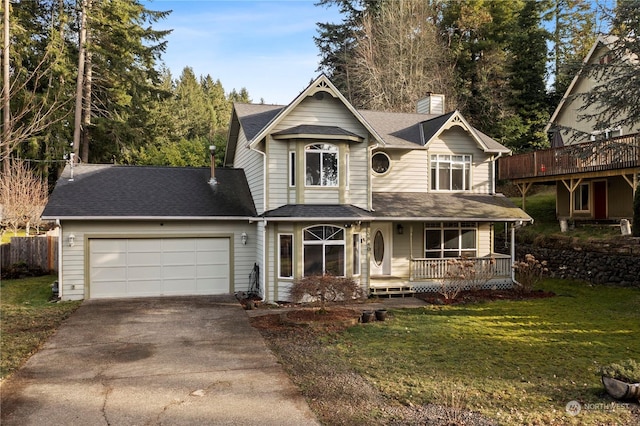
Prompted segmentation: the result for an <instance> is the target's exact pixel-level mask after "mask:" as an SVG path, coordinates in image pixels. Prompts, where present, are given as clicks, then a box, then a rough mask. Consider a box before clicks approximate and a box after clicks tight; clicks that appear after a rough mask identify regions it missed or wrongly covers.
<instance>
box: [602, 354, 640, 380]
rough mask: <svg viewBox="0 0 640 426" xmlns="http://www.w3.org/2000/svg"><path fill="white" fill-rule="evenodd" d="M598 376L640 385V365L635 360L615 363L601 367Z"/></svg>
mask: <svg viewBox="0 0 640 426" xmlns="http://www.w3.org/2000/svg"><path fill="white" fill-rule="evenodd" d="M598 374H600V375H602V376H607V377H612V378H614V379H618V380H622V381H623V382H626V383H640V364H639V363H638V362H637V361H636V360H633V359H627V360H624V361H621V362H619V363H615V362H614V363H611V364H607V365H603V366H602V367H600V369H599V370H598Z"/></svg>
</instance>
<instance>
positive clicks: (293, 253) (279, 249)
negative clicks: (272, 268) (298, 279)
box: [278, 232, 295, 279]
mask: <svg viewBox="0 0 640 426" xmlns="http://www.w3.org/2000/svg"><path fill="white" fill-rule="evenodd" d="M283 236H290V237H291V276H288V277H287V276H283V275H281V274H280V273H281V272H282V267H281V266H282V265H281V262H282V251H281V250H282V245H281V242H280V238H281V237H283ZM294 247H295V239H294V236H293V233H290V232H283V233H278V278H281V279H292V278H293V276H294V265H295V250H294Z"/></svg>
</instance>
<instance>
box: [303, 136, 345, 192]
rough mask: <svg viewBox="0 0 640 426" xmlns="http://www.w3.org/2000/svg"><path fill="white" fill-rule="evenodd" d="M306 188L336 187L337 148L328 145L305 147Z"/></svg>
mask: <svg viewBox="0 0 640 426" xmlns="http://www.w3.org/2000/svg"><path fill="white" fill-rule="evenodd" d="M304 160H305V170H306V175H305V182H306V184H307V186H338V148H337V147H336V146H334V145H329V144H314V145H307V146H306V147H305V156H304Z"/></svg>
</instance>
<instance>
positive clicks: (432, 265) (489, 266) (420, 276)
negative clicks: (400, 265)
mask: <svg viewBox="0 0 640 426" xmlns="http://www.w3.org/2000/svg"><path fill="white" fill-rule="evenodd" d="M452 259H458V260H462V258H446V259H427V258H418V259H412V260H411V279H412V280H414V281H415V280H439V279H446V278H448V272H449V271H450V270H451V263H450V262H449V261H450V260H452ZM464 260H471V261H474V262H475V263H476V265H475V266H474V269H475V270H477V271H485V272H488V271H490V275H491V278H506V277H511V268H512V264H511V256H507V255H504V254H497V253H496V254H494V255H493V256H492V257H471V258H464Z"/></svg>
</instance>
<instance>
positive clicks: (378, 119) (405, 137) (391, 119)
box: [230, 103, 509, 152]
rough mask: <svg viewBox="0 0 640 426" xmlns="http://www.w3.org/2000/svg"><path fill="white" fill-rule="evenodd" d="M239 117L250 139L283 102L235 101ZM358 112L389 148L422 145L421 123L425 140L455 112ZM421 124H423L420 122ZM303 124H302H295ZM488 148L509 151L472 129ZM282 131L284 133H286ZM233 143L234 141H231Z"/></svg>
mask: <svg viewBox="0 0 640 426" xmlns="http://www.w3.org/2000/svg"><path fill="white" fill-rule="evenodd" d="M234 107H235V109H236V110H235V111H236V114H237V115H238V120H239V121H240V124H241V126H242V129H243V130H244V133H245V135H246V137H247V140H251V139H252V138H253V137H254V136H255V135H257V134H258V133H259V132H260V130H262V129H263V128H264V127H265V126H266V125H267V124H269V122H271V120H272V119H273V118H274V117H275V116H276V115H277V114H278V113H279V112H280V111H281V110H282V109H284V108H286V107H285V106H282V105H254V104H240V103H236V104H234ZM358 113H359V114H360V115H361V116H362V118H364V119H365V120H366V121H367V123H369V125H370V126H371V127H372V128H374V129H375V131H376V132H377V133H378V135H380V137H381V138H382V139H383V140H384V143H385V144H386V145H387V146H388V147H398V148H416V146H422V145H423V143H424V140H423V138H422V136H421V134H420V126H423V132H424V133H425V137H424V139H425V140H429V139H430V138H431V137H432V136H433V135H434V134H435V133H437V131H438V130H439V129H440V127H442V125H443V124H444V123H446V121H447V120H448V119H449V118H450V117H451V115H452V114H454V113H455V111H454V112H450V113H448V114H443V115H433V114H418V113H402V112H386V111H370V110H358ZM423 123H424V124H423ZM297 127H303V126H297ZM474 130H475V132H476V133H477V135H478V136H479V137H480V139H482V141H483V142H484V144H485V145H486V146H487V147H488V148H489V150H490V151H494V152H496V151H497V152H509V149H508V148H506V147H504V146H503V145H502V144H500V143H499V142H497V141H495V140H494V139H492V138H491V137H489V136H487V135H485V134H484V133H482V132H480V131H479V130H478V129H474ZM286 131H288V130H285V131H283V132H286ZM230 142H232V141H230ZM232 143H233V142H232Z"/></svg>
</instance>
